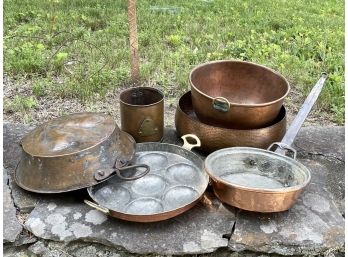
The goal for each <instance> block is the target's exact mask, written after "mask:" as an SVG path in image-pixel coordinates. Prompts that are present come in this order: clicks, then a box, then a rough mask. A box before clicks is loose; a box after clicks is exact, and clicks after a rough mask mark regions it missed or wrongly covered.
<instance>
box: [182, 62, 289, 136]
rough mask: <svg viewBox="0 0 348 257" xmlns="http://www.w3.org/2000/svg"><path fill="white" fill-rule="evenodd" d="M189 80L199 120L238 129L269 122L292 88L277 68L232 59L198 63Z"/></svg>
mask: <svg viewBox="0 0 348 257" xmlns="http://www.w3.org/2000/svg"><path fill="white" fill-rule="evenodd" d="M189 82H190V85H191V92H192V104H193V109H194V110H195V112H196V114H197V116H198V118H199V120H201V121H203V122H205V123H206V124H211V125H217V126H220V127H226V128H235V129H252V128H261V127H265V126H269V125H270V124H271V123H272V122H273V120H274V119H275V118H276V117H277V115H278V113H279V111H280V109H281V107H282V105H283V102H284V98H285V97H286V96H287V94H288V93H289V90H290V86H289V83H288V81H287V80H286V79H285V78H284V77H283V76H282V75H280V74H279V73H277V72H276V71H274V70H271V69H269V68H267V67H264V66H262V65H258V64H254V63H250V62H243V61H231V60H224V61H213V62H208V63H204V64H202V65H199V66H197V67H196V68H194V69H193V70H192V71H191V73H190V75H189Z"/></svg>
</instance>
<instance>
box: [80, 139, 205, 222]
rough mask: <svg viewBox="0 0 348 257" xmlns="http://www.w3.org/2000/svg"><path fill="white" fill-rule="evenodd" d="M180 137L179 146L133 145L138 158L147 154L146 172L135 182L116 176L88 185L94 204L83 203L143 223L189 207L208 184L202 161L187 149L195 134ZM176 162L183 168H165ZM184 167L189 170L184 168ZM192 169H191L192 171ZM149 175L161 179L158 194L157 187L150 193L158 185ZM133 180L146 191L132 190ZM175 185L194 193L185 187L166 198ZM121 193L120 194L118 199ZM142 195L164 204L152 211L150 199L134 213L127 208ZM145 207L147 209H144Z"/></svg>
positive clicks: (197, 143) (159, 219)
mask: <svg viewBox="0 0 348 257" xmlns="http://www.w3.org/2000/svg"><path fill="white" fill-rule="evenodd" d="M187 138H191V140H195V144H191V143H189V142H188V141H187ZM182 139H183V140H184V145H183V146H182V147H180V146H178V145H172V144H164V143H158V142H148V143H139V144H137V147H136V155H139V156H142V158H144V157H145V156H146V155H147V156H148V157H149V159H147V161H145V162H146V163H147V164H149V166H150V167H151V166H152V170H151V171H150V173H149V174H148V175H147V176H145V177H143V178H141V179H140V180H137V181H135V182H121V183H120V182H119V181H118V178H117V177H114V178H111V179H108V180H107V181H105V182H103V183H101V184H98V185H96V186H93V187H90V188H88V193H89V195H90V197H91V198H92V199H93V201H95V203H94V202H91V201H88V200H85V203H86V204H88V205H89V206H91V207H93V208H95V209H97V210H99V211H101V212H103V213H105V214H107V215H110V216H112V217H115V218H119V219H122V220H127V221H134V222H143V223H145V222H155V221H162V220H167V219H169V218H172V217H175V216H177V215H179V214H181V213H184V212H186V211H187V210H189V209H191V208H192V207H193V206H194V205H196V204H197V203H198V202H199V201H200V199H201V198H202V197H203V194H204V192H205V190H206V188H207V186H208V183H209V177H208V175H207V173H206V172H205V171H204V169H203V160H202V159H201V158H200V157H199V156H197V155H196V154H195V153H193V152H192V151H191V149H192V148H193V147H199V146H200V141H199V139H198V138H197V136H195V135H185V136H183V137H182ZM150 156H151V157H150ZM160 156H162V158H163V157H164V156H165V157H167V158H168V159H167V160H168V162H167V163H163V162H161V161H160V159H159V158H158V157H160ZM158 165H159V166H158ZM177 165H185V166H184V168H178V169H173V170H171V171H170V170H169V169H170V168H173V167H175V166H177ZM187 166H189V167H191V168H192V169H191V170H190V169H189V170H187ZM155 167H157V168H155ZM185 167H186V168H185ZM168 168H169V169H168ZM194 170H195V172H193V171H194ZM192 172H193V173H192ZM174 174H177V175H178V176H179V177H173V175H174ZM151 176H152V178H153V177H154V176H155V177H156V178H161V179H160V181H165V189H164V191H163V192H162V193H161V190H160V191H159V193H153V192H156V190H154V188H158V186H159V185H158V184H157V185H156V182H155V181H152V182H150V183H149V181H151V179H149V178H150V177H151ZM146 179H149V180H147V183H146V182H144V181H143V182H141V180H145V181H146ZM136 183H145V184H142V185H144V186H145V185H147V188H146V190H144V191H142V194H139V192H138V191H137V190H136V188H137V187H136ZM178 187H183V188H186V190H187V189H188V188H189V189H190V190H189V192H191V193H192V192H196V193H197V195H191V194H187V191H186V190H184V191H175V192H176V193H174V194H172V196H173V198H171V200H169V199H166V195H167V193H168V192H170V191H171V189H175V188H178ZM119 189H122V192H123V193H122V194H120V197H119V198H118V197H117V196H115V194H117V193H119V191H118V190H119ZM117 191H118V192H117ZM172 192H173V191H172ZM121 195H122V196H123V197H122V199H121ZM127 196H128V197H127ZM144 196H146V197H144ZM145 198H146V199H151V201H155V202H160V204H161V205H162V204H163V205H164V206H166V207H164V208H163V209H162V210H154V209H153V207H154V206H153V205H154V202H152V204H151V203H147V204H146V205H141V208H139V209H138V210H137V212H134V210H133V211H127V206H129V204H132V202H133V203H134V201H137V202H138V203H139V201H140V200H141V199H143V200H144V199H145ZM173 204H174V205H173ZM133 207H134V206H133ZM146 209H147V211H145V212H144V210H146ZM149 209H150V210H149Z"/></svg>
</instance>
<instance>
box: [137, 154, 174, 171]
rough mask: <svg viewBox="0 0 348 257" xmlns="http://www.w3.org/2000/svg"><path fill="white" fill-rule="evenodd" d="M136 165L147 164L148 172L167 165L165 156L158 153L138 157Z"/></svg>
mask: <svg viewBox="0 0 348 257" xmlns="http://www.w3.org/2000/svg"><path fill="white" fill-rule="evenodd" d="M137 163H139V164H140V163H141V164H147V165H148V166H149V167H150V172H151V171H153V170H158V169H163V168H165V167H167V165H168V158H167V156H165V155H163V154H160V153H148V154H144V155H142V156H140V157H139V158H138V159H137Z"/></svg>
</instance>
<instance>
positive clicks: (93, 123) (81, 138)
mask: <svg viewBox="0 0 348 257" xmlns="http://www.w3.org/2000/svg"><path fill="white" fill-rule="evenodd" d="M115 130H116V131H117V133H120V129H119V128H118V126H117V124H116V122H115V121H114V120H113V119H112V117H111V116H110V115H106V114H102V113H76V114H71V115H67V116H63V117H60V118H57V119H54V120H51V121H48V122H46V123H44V124H42V125H41V126H39V127H37V128H36V129H34V130H33V131H31V132H29V133H28V134H27V135H26V136H25V137H24V138H23V140H22V147H23V150H24V151H26V152H27V153H28V154H30V155H32V156H37V157H53V156H61V155H68V154H73V153H76V152H79V151H82V150H86V149H88V148H91V147H93V146H96V145H98V144H99V143H101V142H103V141H104V140H105V139H107V138H108V137H109V136H110V135H111V134H112V133H113V132H114V131H115Z"/></svg>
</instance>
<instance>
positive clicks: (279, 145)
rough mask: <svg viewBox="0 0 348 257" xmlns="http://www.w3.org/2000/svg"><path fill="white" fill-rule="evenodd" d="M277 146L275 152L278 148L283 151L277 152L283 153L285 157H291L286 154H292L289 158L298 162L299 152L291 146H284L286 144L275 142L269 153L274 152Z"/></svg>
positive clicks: (269, 148)
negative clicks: (273, 149)
mask: <svg viewBox="0 0 348 257" xmlns="http://www.w3.org/2000/svg"><path fill="white" fill-rule="evenodd" d="M274 146H276V148H275V150H277V149H278V148H279V149H280V150H281V151H277V152H278V153H281V154H283V155H285V156H289V155H286V152H290V153H292V156H289V157H291V158H293V159H294V160H296V155H297V151H296V150H295V149H294V148H292V147H291V146H289V145H287V144H284V143H280V142H275V143H273V144H271V145H270V146H269V147H268V148H267V150H268V151H272V148H273V147H274Z"/></svg>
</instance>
